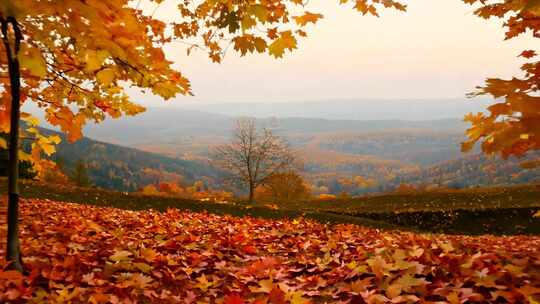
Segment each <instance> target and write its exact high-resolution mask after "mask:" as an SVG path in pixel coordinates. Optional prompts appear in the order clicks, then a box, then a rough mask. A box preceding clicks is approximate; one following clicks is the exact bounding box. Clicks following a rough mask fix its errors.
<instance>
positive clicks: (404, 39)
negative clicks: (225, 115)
mask: <svg viewBox="0 0 540 304" xmlns="http://www.w3.org/2000/svg"><path fill="white" fill-rule="evenodd" d="M321 2H322V1H311V2H310V4H309V6H308V8H309V11H312V12H321V13H323V14H324V17H325V18H324V19H323V20H322V21H320V22H319V23H318V24H317V25H316V26H311V27H310V28H309V37H308V38H305V39H302V40H301V41H300V43H299V49H297V50H296V51H295V52H293V53H288V54H286V56H285V58H284V59H277V60H276V59H273V58H271V57H269V56H268V55H251V56H247V57H239V54H237V53H236V52H234V51H233V50H232V48H231V49H230V51H229V53H227V56H226V58H225V60H224V62H223V63H221V64H215V63H211V62H210V61H209V59H208V58H207V56H206V54H205V53H204V52H203V51H198V52H196V53H195V54H192V55H191V56H189V57H187V56H186V55H185V46H184V45H182V44H178V43H177V44H174V45H171V46H169V47H168V48H167V50H166V54H167V58H168V59H171V60H173V61H174V62H176V63H175V66H177V67H178V68H179V69H180V70H181V71H182V72H183V73H184V74H185V75H186V76H187V77H188V78H189V79H190V80H191V82H192V86H193V90H194V93H195V95H196V96H195V97H190V98H187V97H179V98H177V99H176V100H175V103H176V102H181V103H184V102H188V103H189V102H195V101H196V102H220V101H223V102H232V101H234V102H261V101H263V102H269V101H270V102H286V101H309V100H324V99H356V98H358V99H360V98H383V99H393V98H455V97H462V96H464V95H465V94H466V93H467V92H470V91H471V90H473V89H474V87H475V86H477V85H480V84H482V83H483V80H484V79H485V78H486V77H511V76H514V75H519V74H518V72H519V71H518V68H519V65H520V63H521V62H522V60H520V59H518V58H517V57H516V56H517V55H518V54H519V53H520V52H521V50H523V49H530V48H533V47H534V46H535V43H537V42H536V41H533V39H532V38H528V37H527V38H518V39H513V40H510V41H503V39H504V32H503V29H502V27H501V23H500V21H498V20H496V19H492V20H489V21H486V20H484V19H480V18H478V17H476V16H474V15H473V9H472V8H471V7H470V6H468V5H466V4H464V3H463V2H462V1H460V0H436V1H434V0H409V1H406V2H405V3H407V4H408V11H407V12H406V13H400V12H395V11H392V10H384V11H382V14H381V17H380V18H375V17H371V16H362V15H361V14H359V13H357V12H356V11H355V10H353V9H352V8H350V6H346V5H339V4H338V1H337V0H336V1H325V2H324V4H322V3H321ZM172 11H174V9H173V10H171V9H170V8H167V7H166V5H165V6H161V7H160V8H159V9H158V10H157V11H156V16H159V17H161V18H166V17H167V14H169V13H170V12H172ZM134 97H136V99H137V100H138V101H139V100H144V102H143V104H145V105H149V106H150V105H152V106H159V105H160V103H159V102H158V103H156V101H157V100H158V99H157V98H156V97H151V96H141V95H140V94H138V93H134ZM139 98H140V99H139Z"/></svg>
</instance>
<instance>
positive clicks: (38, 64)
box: [19, 44, 47, 77]
mask: <svg viewBox="0 0 540 304" xmlns="http://www.w3.org/2000/svg"><path fill="white" fill-rule="evenodd" d="M19 63H20V65H21V68H24V69H26V70H28V72H30V74H32V75H33V76H37V77H45V75H47V64H46V63H45V59H43V57H42V56H41V52H40V51H39V50H38V49H36V48H30V47H28V45H27V44H22V45H21V50H20V53H19Z"/></svg>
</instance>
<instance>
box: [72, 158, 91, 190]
mask: <svg viewBox="0 0 540 304" xmlns="http://www.w3.org/2000/svg"><path fill="white" fill-rule="evenodd" d="M86 167H87V166H86V164H85V163H84V162H83V161H82V160H78V161H77V163H75V169H73V174H72V175H71V181H72V182H73V183H74V184H75V186H78V187H88V186H90V185H91V183H90V178H89V177H88V172H87V168H86Z"/></svg>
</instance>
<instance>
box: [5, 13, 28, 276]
mask: <svg viewBox="0 0 540 304" xmlns="http://www.w3.org/2000/svg"><path fill="white" fill-rule="evenodd" d="M0 23H1V30H2V40H3V42H4V48H5V52H6V56H7V62H8V69H9V80H10V85H11V115H10V119H11V120H10V132H9V152H8V153H9V163H8V200H9V201H8V214H7V217H8V218H7V225H8V231H7V248H6V261H7V262H8V263H9V266H8V267H9V268H11V269H15V270H18V271H21V272H22V271H23V264H22V258H21V249H20V244H19V185H18V183H19V119H20V116H21V115H20V106H21V93H20V92H21V75H20V68H19V59H18V57H17V55H18V53H19V46H20V43H21V40H22V34H21V30H20V28H19V25H18V23H17V20H16V19H15V17H6V18H1V19H0ZM10 27H11V28H10ZM10 29H11V31H12V33H10ZM12 37H13V38H14V41H10V38H12Z"/></svg>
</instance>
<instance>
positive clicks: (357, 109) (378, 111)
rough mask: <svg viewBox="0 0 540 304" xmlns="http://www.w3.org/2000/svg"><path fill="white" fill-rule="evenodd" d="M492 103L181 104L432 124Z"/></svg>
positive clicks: (243, 112)
mask: <svg viewBox="0 0 540 304" xmlns="http://www.w3.org/2000/svg"><path fill="white" fill-rule="evenodd" d="M491 103H492V102H491V101H489V100H484V99H479V98H476V99H467V98H455V99H403V100H400V99H361V100H320V101H309V102H307V101H306V102H279V101H276V102H265V103H258V102H253V103H239V102H216V103H197V102H190V103H182V104H178V105H177V107H179V108H181V109H186V110H197V111H203V112H210V113H217V114H224V115H230V116H254V117H271V116H276V117H302V118H325V119H345V120H396V119H397V120H413V121H419V120H434V119H448V118H462V117H463V115H465V114H467V113H469V112H482V111H485V109H486V107H487V106H488V105H489V104H491Z"/></svg>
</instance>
